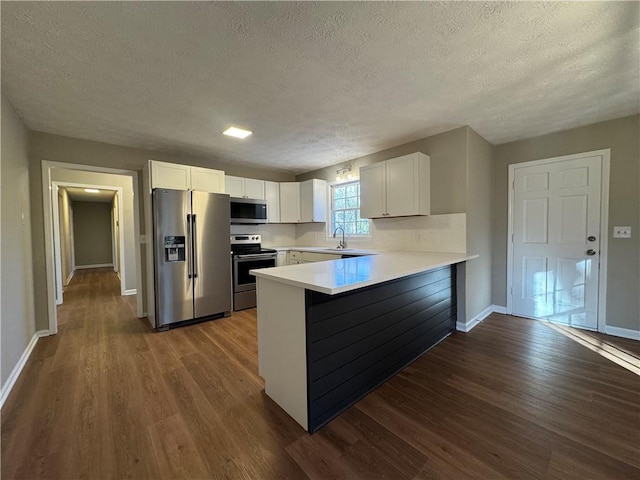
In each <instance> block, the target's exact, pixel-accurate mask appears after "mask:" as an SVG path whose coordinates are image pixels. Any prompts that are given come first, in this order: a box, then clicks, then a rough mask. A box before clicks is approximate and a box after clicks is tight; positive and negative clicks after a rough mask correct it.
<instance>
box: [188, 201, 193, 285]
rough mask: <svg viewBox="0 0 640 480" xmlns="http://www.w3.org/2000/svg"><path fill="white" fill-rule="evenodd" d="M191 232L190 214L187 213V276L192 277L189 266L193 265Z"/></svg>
mask: <svg viewBox="0 0 640 480" xmlns="http://www.w3.org/2000/svg"><path fill="white" fill-rule="evenodd" d="M192 239H193V232H192V231H191V215H190V214H189V213H187V277H188V278H193V273H191V267H192V266H193V262H192V258H191V257H192V255H191V252H192V250H193V240H192Z"/></svg>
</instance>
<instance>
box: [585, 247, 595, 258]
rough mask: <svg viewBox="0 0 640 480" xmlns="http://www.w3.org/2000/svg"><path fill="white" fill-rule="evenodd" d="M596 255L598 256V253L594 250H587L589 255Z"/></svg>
mask: <svg viewBox="0 0 640 480" xmlns="http://www.w3.org/2000/svg"><path fill="white" fill-rule="evenodd" d="M595 254H596V251H595V250H594V249H593V248H590V249H589V250H587V255H589V256H591V255H595Z"/></svg>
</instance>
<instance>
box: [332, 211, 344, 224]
mask: <svg viewBox="0 0 640 480" xmlns="http://www.w3.org/2000/svg"><path fill="white" fill-rule="evenodd" d="M343 223H344V212H333V228H335V227H338V226H340V225H342V224H343Z"/></svg>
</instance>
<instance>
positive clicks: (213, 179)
mask: <svg viewBox="0 0 640 480" xmlns="http://www.w3.org/2000/svg"><path fill="white" fill-rule="evenodd" d="M191 190H195V191H197V192H208V193H225V191H224V172H223V171H222V170H213V169H211V168H200V167H191Z"/></svg>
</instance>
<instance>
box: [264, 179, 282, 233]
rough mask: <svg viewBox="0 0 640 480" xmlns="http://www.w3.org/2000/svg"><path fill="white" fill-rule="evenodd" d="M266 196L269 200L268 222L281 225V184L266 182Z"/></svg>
mask: <svg viewBox="0 0 640 480" xmlns="http://www.w3.org/2000/svg"><path fill="white" fill-rule="evenodd" d="M264 196H265V199H266V200H267V221H268V222H269V223H280V184H279V183H278V182H267V181H265V182H264Z"/></svg>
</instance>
